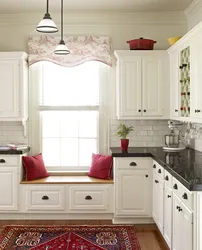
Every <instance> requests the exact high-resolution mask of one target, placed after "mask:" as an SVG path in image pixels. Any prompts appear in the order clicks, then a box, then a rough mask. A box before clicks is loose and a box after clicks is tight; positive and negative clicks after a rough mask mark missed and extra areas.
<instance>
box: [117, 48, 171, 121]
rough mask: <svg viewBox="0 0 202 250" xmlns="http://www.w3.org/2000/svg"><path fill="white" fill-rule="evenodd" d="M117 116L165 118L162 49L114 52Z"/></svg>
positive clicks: (166, 85) (166, 87)
mask: <svg viewBox="0 0 202 250" xmlns="http://www.w3.org/2000/svg"><path fill="white" fill-rule="evenodd" d="M115 57H116V58H117V67H116V91H117V93H116V108H117V118H118V119H138V118H140V119H154V118H155V119H165V118H169V95H168V92H169V62H168V54H167V52H166V51H160V50H159V51H157V50H156V51H134V50H133V51H130V50H129V51H128V50H122V51H115Z"/></svg>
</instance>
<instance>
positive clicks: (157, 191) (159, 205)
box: [152, 174, 164, 234]
mask: <svg viewBox="0 0 202 250" xmlns="http://www.w3.org/2000/svg"><path fill="white" fill-rule="evenodd" d="M163 191H164V190H163V180H162V179H161V178H160V177H159V176H157V174H153V210H152V215H153V219H154V221H155V222H156V225H157V226H158V228H159V230H160V231H161V233H162V234H163Z"/></svg>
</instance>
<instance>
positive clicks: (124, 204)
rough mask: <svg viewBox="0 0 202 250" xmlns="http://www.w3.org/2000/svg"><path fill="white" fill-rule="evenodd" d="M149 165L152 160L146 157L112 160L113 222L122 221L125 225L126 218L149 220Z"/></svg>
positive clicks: (150, 198)
mask: <svg viewBox="0 0 202 250" xmlns="http://www.w3.org/2000/svg"><path fill="white" fill-rule="evenodd" d="M151 165H152V160H151V159H150V158H147V157H145V158H138V157H135V158H133V157H125V158H124V157H115V158H114V174H115V214H114V217H115V221H117V222H120V221H118V220H119V219H122V222H125V223H127V218H130V219H131V220H133V219H135V218H136V219H137V218H148V217H150V218H151V202H152V191H151V190H152V188H151V187H152V171H151ZM131 220H129V222H130V223H131Z"/></svg>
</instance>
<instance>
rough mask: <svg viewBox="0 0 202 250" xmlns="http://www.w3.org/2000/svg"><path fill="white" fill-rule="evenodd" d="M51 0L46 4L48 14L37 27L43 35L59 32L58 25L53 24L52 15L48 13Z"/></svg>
mask: <svg viewBox="0 0 202 250" xmlns="http://www.w3.org/2000/svg"><path fill="white" fill-rule="evenodd" d="M48 7H49V0H47V4H46V14H45V15H44V18H43V19H42V20H41V22H40V23H39V24H38V26H37V27H36V30H37V31H39V32H43V33H55V32H57V31H58V28H57V26H56V24H55V23H54V22H53V20H52V18H51V16H50V14H49V13H48Z"/></svg>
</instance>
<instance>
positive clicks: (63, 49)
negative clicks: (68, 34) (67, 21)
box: [54, 0, 70, 55]
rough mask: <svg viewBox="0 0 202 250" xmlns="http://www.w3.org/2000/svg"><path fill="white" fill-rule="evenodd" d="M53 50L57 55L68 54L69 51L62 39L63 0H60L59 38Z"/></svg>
mask: <svg viewBox="0 0 202 250" xmlns="http://www.w3.org/2000/svg"><path fill="white" fill-rule="evenodd" d="M54 52H55V54H57V55H68V54H69V53H70V51H69V49H68V48H67V46H66V44H65V42H64V40H63V0H61V38H60V42H59V44H58V46H57V47H56V48H55V51H54Z"/></svg>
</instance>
